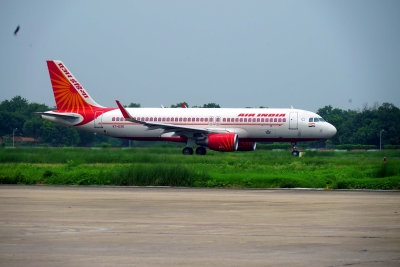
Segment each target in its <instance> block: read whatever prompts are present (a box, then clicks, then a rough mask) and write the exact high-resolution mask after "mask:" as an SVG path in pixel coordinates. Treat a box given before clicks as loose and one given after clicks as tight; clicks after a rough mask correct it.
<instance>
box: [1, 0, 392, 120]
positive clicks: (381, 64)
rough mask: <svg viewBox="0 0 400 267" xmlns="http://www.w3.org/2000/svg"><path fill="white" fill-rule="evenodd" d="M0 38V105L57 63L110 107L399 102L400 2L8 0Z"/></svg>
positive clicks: (43, 80)
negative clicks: (182, 103)
mask: <svg viewBox="0 0 400 267" xmlns="http://www.w3.org/2000/svg"><path fill="white" fill-rule="evenodd" d="M18 25H20V30H19V32H18V33H17V35H16V36H14V34H13V33H14V30H15V29H16V27H17V26H18ZM0 42H1V49H0V81H1V87H0V102H1V101H3V100H6V99H7V100H11V99H12V98H13V97H14V96H17V95H20V96H22V97H23V98H26V99H27V100H28V101H29V102H36V103H42V104H46V105H48V106H51V107H53V106H55V101H54V98H53V93H52V89H51V84H50V80H49V75H48V70H47V65H46V60H51V59H56V60H61V61H63V63H64V64H65V65H66V66H67V67H68V69H69V70H70V71H71V72H72V73H73V74H74V76H75V77H76V78H77V79H78V80H79V82H80V84H81V85H83V87H84V88H85V90H86V91H87V92H88V93H89V94H90V96H91V97H92V98H93V99H94V100H95V101H96V102H97V103H99V104H100V105H103V106H107V107H116V103H115V100H120V101H121V103H122V104H124V105H129V103H131V102H133V103H140V104H141V106H142V107H160V105H164V106H166V107H169V106H170V105H171V104H176V103H180V102H182V101H185V102H187V103H188V104H189V106H194V105H197V106H202V105H203V104H207V103H217V104H219V105H220V106H221V107H224V108H242V107H260V106H263V107H269V108H290V107H291V106H293V107H294V108H299V109H305V110H309V111H314V112H315V111H317V110H318V109H319V108H323V107H325V106H327V105H331V106H332V107H333V108H339V109H344V110H348V109H358V108H363V106H365V105H366V104H368V105H369V106H373V104H374V103H376V102H377V103H378V104H382V103H385V102H388V103H392V104H394V105H395V106H397V107H400V1H398V0H394V1H391V0H383V1H382V0H379V1H371V0H346V1H344V0H335V1H323V0H321V1H320V0H318V1H302V0H296V1H287V0H279V1H278V0H277V1H268V0H264V1H256V0H246V1H238V0H219V1H218V0H202V1H194V0H193V1H192V0H185V1H183V0H182V1H178V0H144V1H141V0H137V1H134V0H129V1H128V0H127V1H123V0H113V1H111V0H107V1H106V0H93V1H89V0H79V1H77V0H71V1H65V0H63V1H60V0H35V1H29V0H12V1H11V0H4V1H0Z"/></svg>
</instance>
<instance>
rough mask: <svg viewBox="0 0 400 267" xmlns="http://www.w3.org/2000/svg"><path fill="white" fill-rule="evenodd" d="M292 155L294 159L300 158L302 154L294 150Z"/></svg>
mask: <svg viewBox="0 0 400 267" xmlns="http://www.w3.org/2000/svg"><path fill="white" fill-rule="evenodd" d="M292 155H293V156H294V157H298V156H299V155H300V153H299V151H297V150H293V151H292Z"/></svg>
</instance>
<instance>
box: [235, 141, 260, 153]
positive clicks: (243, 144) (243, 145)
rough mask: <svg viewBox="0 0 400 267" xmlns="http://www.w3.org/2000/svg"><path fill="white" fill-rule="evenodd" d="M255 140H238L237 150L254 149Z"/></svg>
mask: <svg viewBox="0 0 400 267" xmlns="http://www.w3.org/2000/svg"><path fill="white" fill-rule="evenodd" d="M256 146H257V143H256V142H239V145H238V148H237V151H253V150H256Z"/></svg>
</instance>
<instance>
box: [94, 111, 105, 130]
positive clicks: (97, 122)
mask: <svg viewBox="0 0 400 267" xmlns="http://www.w3.org/2000/svg"><path fill="white" fill-rule="evenodd" d="M102 120H103V111H96V112H95V113H94V128H103V123H102Z"/></svg>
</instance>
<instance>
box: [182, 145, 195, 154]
mask: <svg viewBox="0 0 400 267" xmlns="http://www.w3.org/2000/svg"><path fill="white" fill-rule="evenodd" d="M182 154H183V155H193V148H191V147H185V148H184V149H182Z"/></svg>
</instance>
